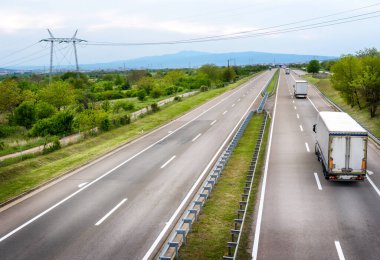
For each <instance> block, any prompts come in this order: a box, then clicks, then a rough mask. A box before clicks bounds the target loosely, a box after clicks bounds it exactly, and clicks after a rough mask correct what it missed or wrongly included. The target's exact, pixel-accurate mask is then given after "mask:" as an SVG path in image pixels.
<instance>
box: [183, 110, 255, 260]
mask: <svg viewBox="0 0 380 260" xmlns="http://www.w3.org/2000/svg"><path fill="white" fill-rule="evenodd" d="M262 118H263V115H262V114H260V115H257V114H256V115H254V117H253V118H252V120H251V122H250V123H249V124H248V126H247V128H246V130H245V132H244V134H243V136H242V138H241V139H240V141H239V143H238V145H237V147H236V148H235V151H234V152H233V154H232V156H231V158H230V160H229V161H228V163H227V165H226V168H225V169H224V171H223V175H222V177H221V178H220V180H219V182H218V184H217V186H216V189H215V190H213V193H212V195H211V197H210V198H209V199H208V201H207V203H206V204H205V206H204V208H203V213H202V215H200V218H199V221H198V222H196V223H195V224H194V225H193V229H192V232H191V233H189V235H188V237H187V245H186V246H184V247H182V248H181V251H180V258H181V259H221V258H222V256H223V255H226V254H227V246H226V242H227V241H229V239H230V237H231V235H230V229H232V228H233V220H234V218H236V210H237V209H238V207H239V201H240V200H241V195H240V194H241V193H242V192H243V187H244V185H245V180H246V175H247V170H248V168H249V164H250V161H251V158H252V154H253V150H254V148H255V145H256V140H257V136H258V133H259V130H260V126H261V122H262Z"/></svg>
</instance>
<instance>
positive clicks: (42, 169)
mask: <svg viewBox="0 0 380 260" xmlns="http://www.w3.org/2000/svg"><path fill="white" fill-rule="evenodd" d="M252 77H253V76H250V77H247V78H244V79H241V80H239V81H238V82H235V83H233V84H231V85H229V86H227V87H225V88H218V89H212V90H210V91H207V92H202V93H199V94H197V95H195V96H192V97H189V98H186V99H183V101H181V102H175V103H169V104H167V105H165V106H164V107H162V109H161V110H160V111H159V112H157V113H154V114H149V115H146V116H144V117H143V118H141V119H138V120H136V121H134V122H132V123H131V124H130V125H126V126H123V127H119V128H116V129H113V130H111V131H109V132H105V133H101V134H100V135H98V136H96V137H94V138H89V139H85V140H83V141H82V142H80V143H77V144H73V145H70V146H67V147H64V148H62V149H60V150H58V151H55V152H53V153H50V154H46V155H41V156H38V157H35V158H32V159H29V160H25V161H21V162H19V163H16V164H12V165H8V166H5V167H0V202H4V201H6V200H9V199H11V198H13V197H15V196H17V195H20V194H22V193H24V192H26V191H29V190H30V189H33V188H35V187H37V186H38V185H41V184H42V183H44V182H46V181H49V180H51V179H53V178H55V177H57V176H60V175H62V174H64V173H66V172H69V171H71V170H73V169H76V168H78V167H80V166H82V165H84V164H86V163H88V162H90V161H92V160H94V159H96V158H98V157H100V156H102V155H104V154H106V153H107V152H109V151H111V150H113V149H115V148H117V147H119V146H121V145H123V144H125V143H127V142H129V141H131V140H133V139H135V138H136V137H138V136H140V135H141V131H142V130H144V131H145V132H147V131H149V130H152V129H155V128H157V127H159V126H161V125H163V124H165V123H168V122H170V121H171V120H173V119H175V118H176V117H178V116H180V115H182V114H184V113H186V112H188V111H189V110H191V109H193V108H194V107H196V106H198V105H200V104H202V103H204V102H206V101H208V100H210V99H212V98H214V97H216V96H218V95H220V94H222V93H223V92H225V91H227V90H231V89H233V88H235V87H237V86H239V85H240V84H243V83H245V82H247V81H248V80H249V79H250V78H252Z"/></svg>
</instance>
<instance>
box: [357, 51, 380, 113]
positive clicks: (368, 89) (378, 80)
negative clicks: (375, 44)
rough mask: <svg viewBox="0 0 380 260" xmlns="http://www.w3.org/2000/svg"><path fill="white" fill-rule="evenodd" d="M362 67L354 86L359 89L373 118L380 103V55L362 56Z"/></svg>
mask: <svg viewBox="0 0 380 260" xmlns="http://www.w3.org/2000/svg"><path fill="white" fill-rule="evenodd" d="M361 67H362V69H361V71H360V72H359V74H358V75H357V77H356V78H355V79H354V80H353V83H352V85H353V86H354V87H356V88H357V89H358V91H359V93H360V94H361V96H362V97H363V99H364V100H365V105H366V107H367V108H368V110H369V113H370V116H371V118H373V117H375V115H376V110H377V107H378V105H379V103H380V102H379V101H380V55H377V56H375V55H368V56H362V57H361Z"/></svg>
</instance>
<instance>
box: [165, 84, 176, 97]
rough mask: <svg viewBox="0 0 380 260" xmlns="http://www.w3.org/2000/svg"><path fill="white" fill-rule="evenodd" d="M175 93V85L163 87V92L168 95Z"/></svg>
mask: <svg viewBox="0 0 380 260" xmlns="http://www.w3.org/2000/svg"><path fill="white" fill-rule="evenodd" d="M174 93H175V87H174V86H170V87H166V88H165V94H166V95H168V96H170V95H173V94H174Z"/></svg>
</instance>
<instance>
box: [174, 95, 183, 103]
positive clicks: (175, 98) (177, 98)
mask: <svg viewBox="0 0 380 260" xmlns="http://www.w3.org/2000/svg"><path fill="white" fill-rule="evenodd" d="M181 100H182V97H181V96H175V97H174V101H178V102H179V101H181Z"/></svg>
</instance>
